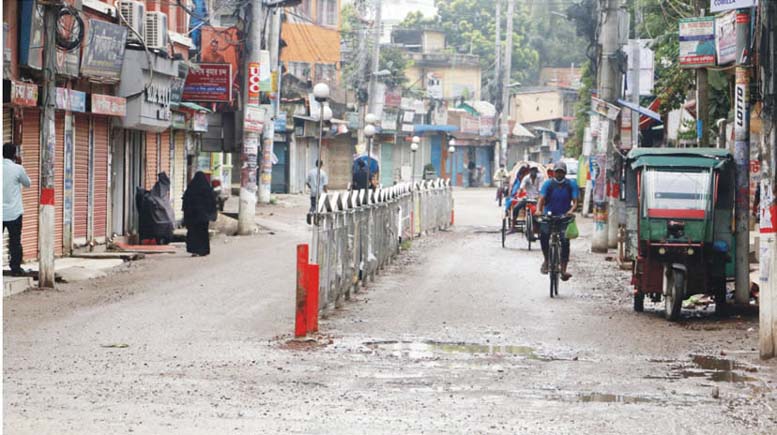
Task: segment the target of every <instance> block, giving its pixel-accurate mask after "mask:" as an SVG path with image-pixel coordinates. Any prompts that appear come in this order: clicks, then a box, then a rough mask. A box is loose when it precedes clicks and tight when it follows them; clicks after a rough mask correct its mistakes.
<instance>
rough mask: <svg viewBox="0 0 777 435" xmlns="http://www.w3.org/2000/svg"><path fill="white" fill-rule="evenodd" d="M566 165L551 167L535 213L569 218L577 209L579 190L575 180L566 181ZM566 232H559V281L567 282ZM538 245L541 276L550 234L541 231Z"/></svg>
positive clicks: (546, 272)
mask: <svg viewBox="0 0 777 435" xmlns="http://www.w3.org/2000/svg"><path fill="white" fill-rule="evenodd" d="M566 175H567V165H566V163H564V162H557V163H556V165H555V166H554V167H553V178H552V179H550V180H548V181H546V182H545V183H544V184H543V185H542V190H541V191H540V200H539V202H538V203H537V213H538V214H539V213H542V214H545V215H548V214H549V215H551V216H567V215H569V216H571V215H573V214H574V212H575V209H576V208H577V199H578V197H579V195H580V189H579V188H578V187H577V182H575V180H568V179H567V178H566ZM565 233H566V231H563V230H562V232H561V279H562V280H563V281H568V280H569V279H570V278H572V274H571V273H569V272H567V265H568V264H569V239H567V238H566V234H565ZM540 245H541V246H542V255H543V257H544V259H545V261H543V263H542V268H541V269H540V272H541V273H542V274H543V275H547V274H548V249H549V247H550V233H548V232H547V231H542V232H541V233H540Z"/></svg>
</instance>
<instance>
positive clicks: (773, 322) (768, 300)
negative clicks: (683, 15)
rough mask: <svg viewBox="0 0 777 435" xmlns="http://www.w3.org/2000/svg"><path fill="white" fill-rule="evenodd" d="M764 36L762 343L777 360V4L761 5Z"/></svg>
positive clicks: (762, 350)
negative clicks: (776, 195) (776, 179)
mask: <svg viewBox="0 0 777 435" xmlns="http://www.w3.org/2000/svg"><path fill="white" fill-rule="evenodd" d="M760 7H761V16H762V17H763V24H762V26H763V27H762V29H763V30H762V32H763V35H765V38H764V41H765V42H766V44H767V47H766V48H767V50H762V51H761V52H762V53H766V59H762V60H761V65H766V66H765V67H763V66H762V70H761V79H762V80H761V81H762V83H763V92H762V95H764V100H765V101H764V108H763V111H762V112H761V114H762V119H763V125H764V128H763V131H764V137H763V138H762V141H761V159H762V163H761V210H760V213H759V214H760V217H761V219H760V225H759V229H760V233H761V234H760V237H761V240H760V242H761V253H760V254H761V255H760V258H759V260H760V263H761V264H760V279H759V286H760V288H759V290H760V297H759V304H758V305H759V316H760V319H759V328H758V331H759V342H760V346H759V347H760V354H761V358H774V357H775V356H777V237H775V236H777V234H775V233H776V232H777V203H776V202H775V197H774V194H775V191H774V189H775V182H774V181H775V180H774V177H775V171H776V170H777V165H776V163H777V160H776V159H777V71H775V67H777V65H776V64H775V63H777V53H775V51H777V2H774V1H769V2H761V6H760Z"/></svg>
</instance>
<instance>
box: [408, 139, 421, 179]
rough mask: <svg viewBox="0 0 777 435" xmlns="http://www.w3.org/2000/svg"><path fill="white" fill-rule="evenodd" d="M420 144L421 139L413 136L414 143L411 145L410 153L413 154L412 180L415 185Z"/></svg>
mask: <svg viewBox="0 0 777 435" xmlns="http://www.w3.org/2000/svg"><path fill="white" fill-rule="evenodd" d="M419 143H421V138H420V137H418V136H413V141H412V142H411V143H410V152H411V153H413V163H412V168H413V171H412V173H411V174H410V180H411V182H412V183H413V184H415V153H416V151H418V144H419Z"/></svg>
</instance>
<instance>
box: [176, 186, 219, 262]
mask: <svg viewBox="0 0 777 435" xmlns="http://www.w3.org/2000/svg"><path fill="white" fill-rule="evenodd" d="M216 213H217V211H216V198H214V196H213V188H212V187H211V186H210V183H208V179H207V178H206V177H205V174H204V173H202V171H198V172H197V173H196V174H194V178H192V181H190V182H189V186H188V187H187V188H186V192H184V194H183V223H184V225H185V226H186V252H189V253H191V254H192V256H193V257H196V256H198V255H199V256H205V255H208V254H210V239H209V238H208V223H209V222H211V221H215V220H216Z"/></svg>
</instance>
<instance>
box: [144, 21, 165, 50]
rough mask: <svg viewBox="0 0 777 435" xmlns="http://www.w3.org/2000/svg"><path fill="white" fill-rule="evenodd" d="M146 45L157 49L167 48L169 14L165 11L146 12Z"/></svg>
mask: <svg viewBox="0 0 777 435" xmlns="http://www.w3.org/2000/svg"><path fill="white" fill-rule="evenodd" d="M145 36H146V46H147V47H148V48H152V49H157V50H166V49H167V15H165V14H164V13H163V12H149V13H147V14H146V35H145Z"/></svg>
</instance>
